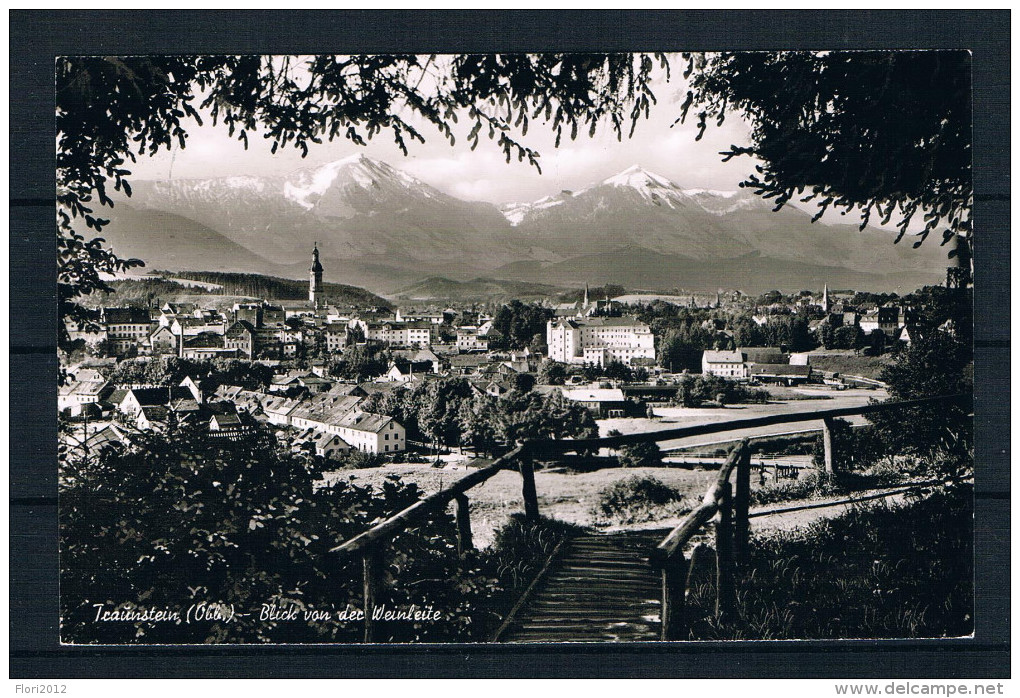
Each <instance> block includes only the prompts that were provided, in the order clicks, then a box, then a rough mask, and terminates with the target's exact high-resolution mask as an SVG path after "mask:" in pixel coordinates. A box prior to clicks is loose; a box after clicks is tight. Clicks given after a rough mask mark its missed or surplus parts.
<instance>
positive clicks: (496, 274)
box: [104, 155, 945, 292]
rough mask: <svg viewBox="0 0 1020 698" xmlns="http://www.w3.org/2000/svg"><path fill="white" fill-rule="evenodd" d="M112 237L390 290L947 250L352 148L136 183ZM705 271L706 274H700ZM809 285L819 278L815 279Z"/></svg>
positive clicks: (689, 194)
mask: <svg viewBox="0 0 1020 698" xmlns="http://www.w3.org/2000/svg"><path fill="white" fill-rule="evenodd" d="M133 189H134V195H133V196H132V197H131V198H130V199H127V200H124V201H121V202H118V204H117V206H116V207H115V209H114V210H113V212H112V214H111V216H110V217H111V219H112V223H111V226H109V228H108V232H107V231H104V232H107V238H108V240H109V241H110V242H111V243H112V244H113V245H114V247H115V249H116V250H117V252H118V253H119V254H122V255H126V256H135V257H139V258H142V259H145V260H146V261H147V263H148V265H149V266H150V267H160V268H193V269H194V268H198V267H197V266H196V264H200V263H203V262H204V264H205V266H203V267H201V268H203V269H233V270H240V271H259V272H270V273H277V274H286V275H288V276H292V277H301V276H303V275H304V273H305V270H304V266H306V265H307V259H308V254H309V251H310V249H311V247H312V245H313V244H314V243H318V245H319V249H320V250H321V251H322V258H323V264H324V266H325V267H326V277H327V280H334V281H340V282H344V283H353V284H359V285H365V286H367V287H369V288H370V289H372V290H376V291H382V292H387V291H391V290H393V289H395V288H396V287H398V286H401V285H406V284H407V283H409V282H413V281H416V280H418V279H421V278H425V277H429V276H444V277H447V278H451V279H470V278H475V277H477V276H479V275H482V274H484V275H485V276H488V277H491V278H505V279H516V280H522V281H535V282H544V283H555V284H578V283H584V282H586V281H587V282H589V283H606V282H615V283H621V284H623V285H625V286H628V287H632V288H633V287H640V288H654V287H657V286H658V287H677V286H684V287H688V288H692V289H697V288H700V287H703V286H704V287H706V288H707V287H711V288H716V287H718V286H727V287H736V288H745V289H746V290H748V292H752V291H754V290H757V289H759V288H762V289H771V288H791V289H792V288H796V289H799V288H807V287H809V286H806V285H805V284H808V283H812V284H814V283H815V282H816V281H817V282H818V283H817V284H815V285H820V284H821V283H823V282H826V281H827V282H828V283H829V284H830V286H831V285H833V284H839V285H841V286H844V285H850V286H853V285H858V286H862V287H863V286H868V287H869V288H903V289H904V290H910V289H912V288H914V287H915V286H916V285H918V284H919V283H933V282H937V281H938V280H939V278H940V277H941V274H942V270H943V269H944V267H945V261H944V260H945V255H944V252H943V251H942V250H939V249H938V246H937V244H933V243H931V242H930V241H929V243H928V244H926V245H924V246H923V247H922V248H921V249H919V250H913V249H911V248H910V246H909V245H908V244H902V243H901V244H900V245H895V246H894V245H893V244H892V236H891V234H890V233H888V232H885V231H879V230H874V229H868V230H865V231H863V232H858V231H857V229H856V227H855V226H850V225H845V226H844V225H828V224H824V223H817V224H811V223H810V215H809V214H807V213H805V212H803V211H800V210H798V209H796V208H793V207H786V208H784V209H783V210H782V211H780V212H777V213H774V212H773V211H772V207H771V205H770V204H769V203H768V202H765V201H763V200H761V199H759V198H758V197H756V196H755V195H754V194H753V193H752V192H749V191H746V190H738V191H732V192H726V191H713V190H707V189H690V188H687V189H685V188H682V187H681V186H679V185H678V184H676V183H675V182H673V181H671V180H670V179H668V178H666V177H663V176H661V175H657V174H655V173H652V172H648V171H647V170H644V169H643V168H641V167H640V166H638V165H635V166H633V167H630V168H628V169H626V170H624V171H623V172H620V173H619V174H617V175H614V176H612V177H609V178H607V179H605V180H602V181H601V182H597V183H593V184H592V185H591V186H588V187H586V188H584V189H581V190H578V191H561V192H559V193H557V194H553V195H550V196H547V197H543V198H542V199H539V200H538V201H534V202H528V203H515V204H508V205H505V206H501V207H497V206H494V205H492V204H489V203H483V202H468V201H463V200H460V199H458V198H456V197H453V196H450V195H448V194H445V193H443V192H441V191H440V190H438V189H436V188H435V187H432V186H431V185H429V184H427V183H425V182H422V181H421V180H419V179H417V178H415V177H412V176H411V175H409V174H407V173H405V172H403V171H402V170H400V169H397V168H395V167H392V166H390V165H388V164H386V163H384V162H379V161H376V160H372V159H370V158H368V157H365V156H363V155H358V156H354V157H350V158H345V159H343V160H338V161H336V162H331V163H328V164H326V165H321V166H317V167H310V168H304V169H301V170H298V171H295V172H292V173H290V174H288V175H281V176H272V177H259V176H252V175H245V176H235V177H225V178H215V179H203V180H194V179H187V180H172V181H138V182H133ZM706 285H707V286H706ZM811 287H813V286H811Z"/></svg>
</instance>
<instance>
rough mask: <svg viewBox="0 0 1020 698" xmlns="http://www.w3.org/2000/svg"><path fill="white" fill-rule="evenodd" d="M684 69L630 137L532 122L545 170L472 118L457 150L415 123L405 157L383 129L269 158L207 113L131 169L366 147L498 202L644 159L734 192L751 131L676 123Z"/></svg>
mask: <svg viewBox="0 0 1020 698" xmlns="http://www.w3.org/2000/svg"><path fill="white" fill-rule="evenodd" d="M681 73H682V67H681V66H679V65H674V66H673V70H672V79H671V80H670V82H668V83H667V82H664V81H659V82H658V83H657V84H656V85H655V87H654V92H655V95H656V98H657V100H658V103H657V104H656V105H654V106H653V107H652V110H651V115H650V117H649V118H648V119H642V120H641V121H640V122H639V124H638V126H637V129H636V130H635V133H634V136H633V137H632V138H627V137H626V133H624V137H623V140H622V141H617V138H616V135H615V134H614V133H612V131H611V130H610V129H609V128H608V127H605V128H599V129H598V131H597V132H596V134H595V136H594V137H593V138H589V137H588V135H587V133H586V132H585V133H582V134H579V135H578V138H577V140H575V141H570V140H569V139H568V138H567V137H564V142H563V143H561V145H560V147H559V148H556V147H555V139H554V136H553V133H552V130H551V128H550V127H549V126H548V125H546V126H545V127H544V128H543V126H542V123H541V121H540V120H536V121H532V123H531V127H530V128H529V130H528V134H527V136H524V137H522V138H520V139H519V140H521V141H522V142H523V143H524V144H525V145H527V146H529V147H531V148H533V149H535V150H537V151H538V152H539V153H541V158H540V160H539V161H540V163H541V167H542V173H541V174H539V173H538V171H537V170H536V169H535V168H534V167H533V166H531V165H529V164H528V163H527V162H518V161H517V159H516V157H515V158H514V159H512V161H511V162H510V163H507V162H506V158H505V155H504V154H503V152H502V151H501V150H500V149H499V148H498V147H497V145H496V142H495V141H488V140H487V138H486V137H485V135H484V132H483V135H482V138H481V142H480V143H479V145H478V147H477V149H476V150H475V151H471V149H470V145H469V144H468V143H467V141H466V138H465V136H466V133H467V131H468V129H469V125H468V124H466V119H461V120H460V123H459V124H458V125H457V126H456V127H455V133H456V135H457V136H458V137H457V142H456V144H455V145H454V146H450V145H449V143H448V142H447V141H446V139H445V138H443V137H442V136H441V135H440V134H439V133H438V132H437V131H436V130H435V128H434V127H432V126H430V125H428V124H425V125H421V124H420V123H415V122H414V121H411V120H410V119H409V121H411V122H412V123H414V125H415V126H416V127H417V126H421V129H420V130H421V132H422V133H423V134H424V135H425V138H426V142H425V143H424V144H418V143H412V144H410V145H409V151H410V153H409V155H408V156H407V157H405V156H404V155H403V154H402V153H401V152H400V150H399V149H398V148H397V147H396V145H395V144H394V143H393V141H392V138H391V137H390V136H389V135H388V134H386V133H382V134H380V135H379V136H377V137H376V138H375V139H374V140H372V141H369V143H368V145H367V146H364V147H363V146H357V145H354V144H353V143H351V142H350V141H347V140H346V139H343V140H340V139H338V140H335V141H333V142H332V143H323V144H322V145H319V146H312V149H311V150H310V152H309V154H308V156H307V157H306V158H304V159H302V158H301V156H300V153H299V152H298V151H296V150H292V149H288V150H285V151H283V150H281V151H279V152H278V153H277V155H275V156H274V155H271V154H270V152H269V143H268V141H264V140H263V139H262V138H261V137H254V136H250V146H249V149H248V150H247V151H245V149H244V147H243V145H242V144H241V143H240V142H238V141H236V140H233V139H231V138H230V137H229V136H227V131H226V129H225V128H223V127H222V125H220V126H219V127H212V126H211V119H204V121H205V122H206V125H205V126H202V127H199V126H197V125H193V126H192V128H189V139H188V145H187V147H186V148H185V149H183V150H181V149H180V148H176V147H175V148H174V150H173V151H170V152H162V153H160V154H159V155H157V156H155V157H152V158H139V160H138V162H137V163H135V164H134V166H133V167H132V171H133V175H132V177H133V178H134V179H192V178H210V177H225V176H236V175H242V174H252V175H281V174H283V175H285V174H287V173H289V172H292V171H294V170H296V169H300V168H303V167H310V166H316V165H321V164H325V163H328V162H333V161H335V160H340V159H342V158H345V157H349V156H351V155H354V154H356V153H364V154H365V155H367V156H369V157H371V158H374V159H376V160H382V161H383V162H387V163H389V164H390V165H393V166H394V167H397V168H399V169H402V170H404V171H405V172H408V173H409V174H411V175H413V176H415V177H417V178H418V179H421V180H423V181H424V182H426V183H428V184H431V185H432V186H434V187H436V188H437V189H439V190H440V191H443V192H445V193H447V194H450V195H452V196H456V197H458V198H460V199H465V200H471V201H487V202H490V203H493V204H497V205H499V204H504V203H510V202H523V201H534V200H536V199H539V198H542V197H544V196H548V195H551V194H556V193H559V192H560V191H561V190H563V189H570V190H578V189H583V188H584V187H586V186H588V185H591V184H594V183H596V182H599V181H601V180H603V179H606V178H607V177H610V176H612V175H614V174H616V173H618V172H621V171H623V170H625V169H627V168H628V167H630V166H632V165H640V166H641V167H643V168H644V169H646V170H649V171H651V172H654V173H656V174H659V175H662V176H664V177H667V178H669V179H671V180H673V181H674V182H676V183H677V184H679V185H680V186H682V187H684V188H704V189H720V190H734V189H736V188H737V185H738V184H739V182H740V181H741V180H742V179H743V178H744V177H745V176H746V175H747V174H748V173H750V172H751V171H753V167H754V161H752V160H751V159H750V158H747V157H743V158H734V159H733V160H731V161H730V162H729V163H722V162H721V156H720V155H719V152H720V151H722V150H726V149H728V148H729V146H730V145H731V144H738V145H740V144H745V143H746V142H747V137H748V131H749V128H748V126H747V124H746V123H744V122H743V121H742V120H741V119H740V118H739V116H737V115H732V116H731V117H728V118H727V120H726V122H725V123H724V124H723V125H722V126H721V127H716V126H715V125H714V124H713V125H711V126H710V127H709V129H708V130H707V131H706V133H705V136H704V138H703V139H702V140H701V141H696V140H695V136H696V135H697V129H696V128H695V127H694V126H693V125H692V124H691V123H690V120H689V121H688V123H687V124H676V125H673V122H674V121H675V119H676V118H677V116H679V114H680V101H681V99H682V97H683V95H684V93H685V85H684V80H683V77H682V75H681ZM517 135H518V136H519V134H517Z"/></svg>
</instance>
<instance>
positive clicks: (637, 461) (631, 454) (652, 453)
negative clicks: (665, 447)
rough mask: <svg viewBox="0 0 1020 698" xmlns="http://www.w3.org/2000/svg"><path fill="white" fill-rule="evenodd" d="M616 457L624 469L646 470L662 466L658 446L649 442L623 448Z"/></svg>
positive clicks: (660, 452)
mask: <svg viewBox="0 0 1020 698" xmlns="http://www.w3.org/2000/svg"><path fill="white" fill-rule="evenodd" d="M616 457H617V459H618V460H619V461H620V465H621V466H622V467H624V468H647V467H653V466H656V465H662V451H661V450H659V445H658V444H656V443H652V442H650V441H646V442H643V443H639V444H634V445H633V446H624V447H622V448H621V449H620V452H619V453H618V454H617V456H616Z"/></svg>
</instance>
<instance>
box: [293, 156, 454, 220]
mask: <svg viewBox="0 0 1020 698" xmlns="http://www.w3.org/2000/svg"><path fill="white" fill-rule="evenodd" d="M351 187H353V188H360V189H364V190H369V191H375V192H383V191H385V192H387V193H389V194H395V193H400V192H413V194H414V195H416V196H418V197H424V198H428V199H432V198H436V197H437V196H438V195H439V192H437V191H436V190H435V189H433V188H432V187H430V186H429V185H427V184H425V183H424V182H421V181H419V180H417V179H415V178H414V177H412V176H411V175H409V174H407V173H406V172H404V171H402V170H398V169H396V168H394V167H391V166H390V165H388V164H386V163H385V162H381V161H379V160H373V159H372V158H370V157H368V156H367V155H365V154H364V153H355V154H354V155H350V156H348V157H345V158H342V159H340V160H334V161H333V162H327V163H325V164H322V165H317V166H313V167H307V168H303V169H300V170H297V171H296V172H293V173H292V174H291V175H290V177H288V181H287V182H286V183H285V184H284V196H285V197H286V198H288V199H290V200H292V201H294V202H295V203H297V204H298V205H300V206H301V207H302V208H304V209H306V210H311V209H312V208H315V207H316V206H317V203H318V202H319V200H320V199H321V197H323V196H324V195H325V194H326V193H327V191H329V190H330V189H332V188H340V189H344V188H351Z"/></svg>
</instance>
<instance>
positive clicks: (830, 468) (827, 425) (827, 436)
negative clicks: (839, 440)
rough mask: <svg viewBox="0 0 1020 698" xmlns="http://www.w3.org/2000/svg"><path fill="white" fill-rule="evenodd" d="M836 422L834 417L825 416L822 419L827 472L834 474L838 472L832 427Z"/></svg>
mask: <svg viewBox="0 0 1020 698" xmlns="http://www.w3.org/2000/svg"><path fill="white" fill-rule="evenodd" d="M833 426H834V422H833V419H832V417H824V418H823V419H822V445H823V446H824V447H825V461H824V463H825V472H826V473H828V474H829V475H832V474H833V473H834V472H836V469H835V464H834V463H833V460H834V453H833V450H834V449H833V444H832V428H833Z"/></svg>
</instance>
